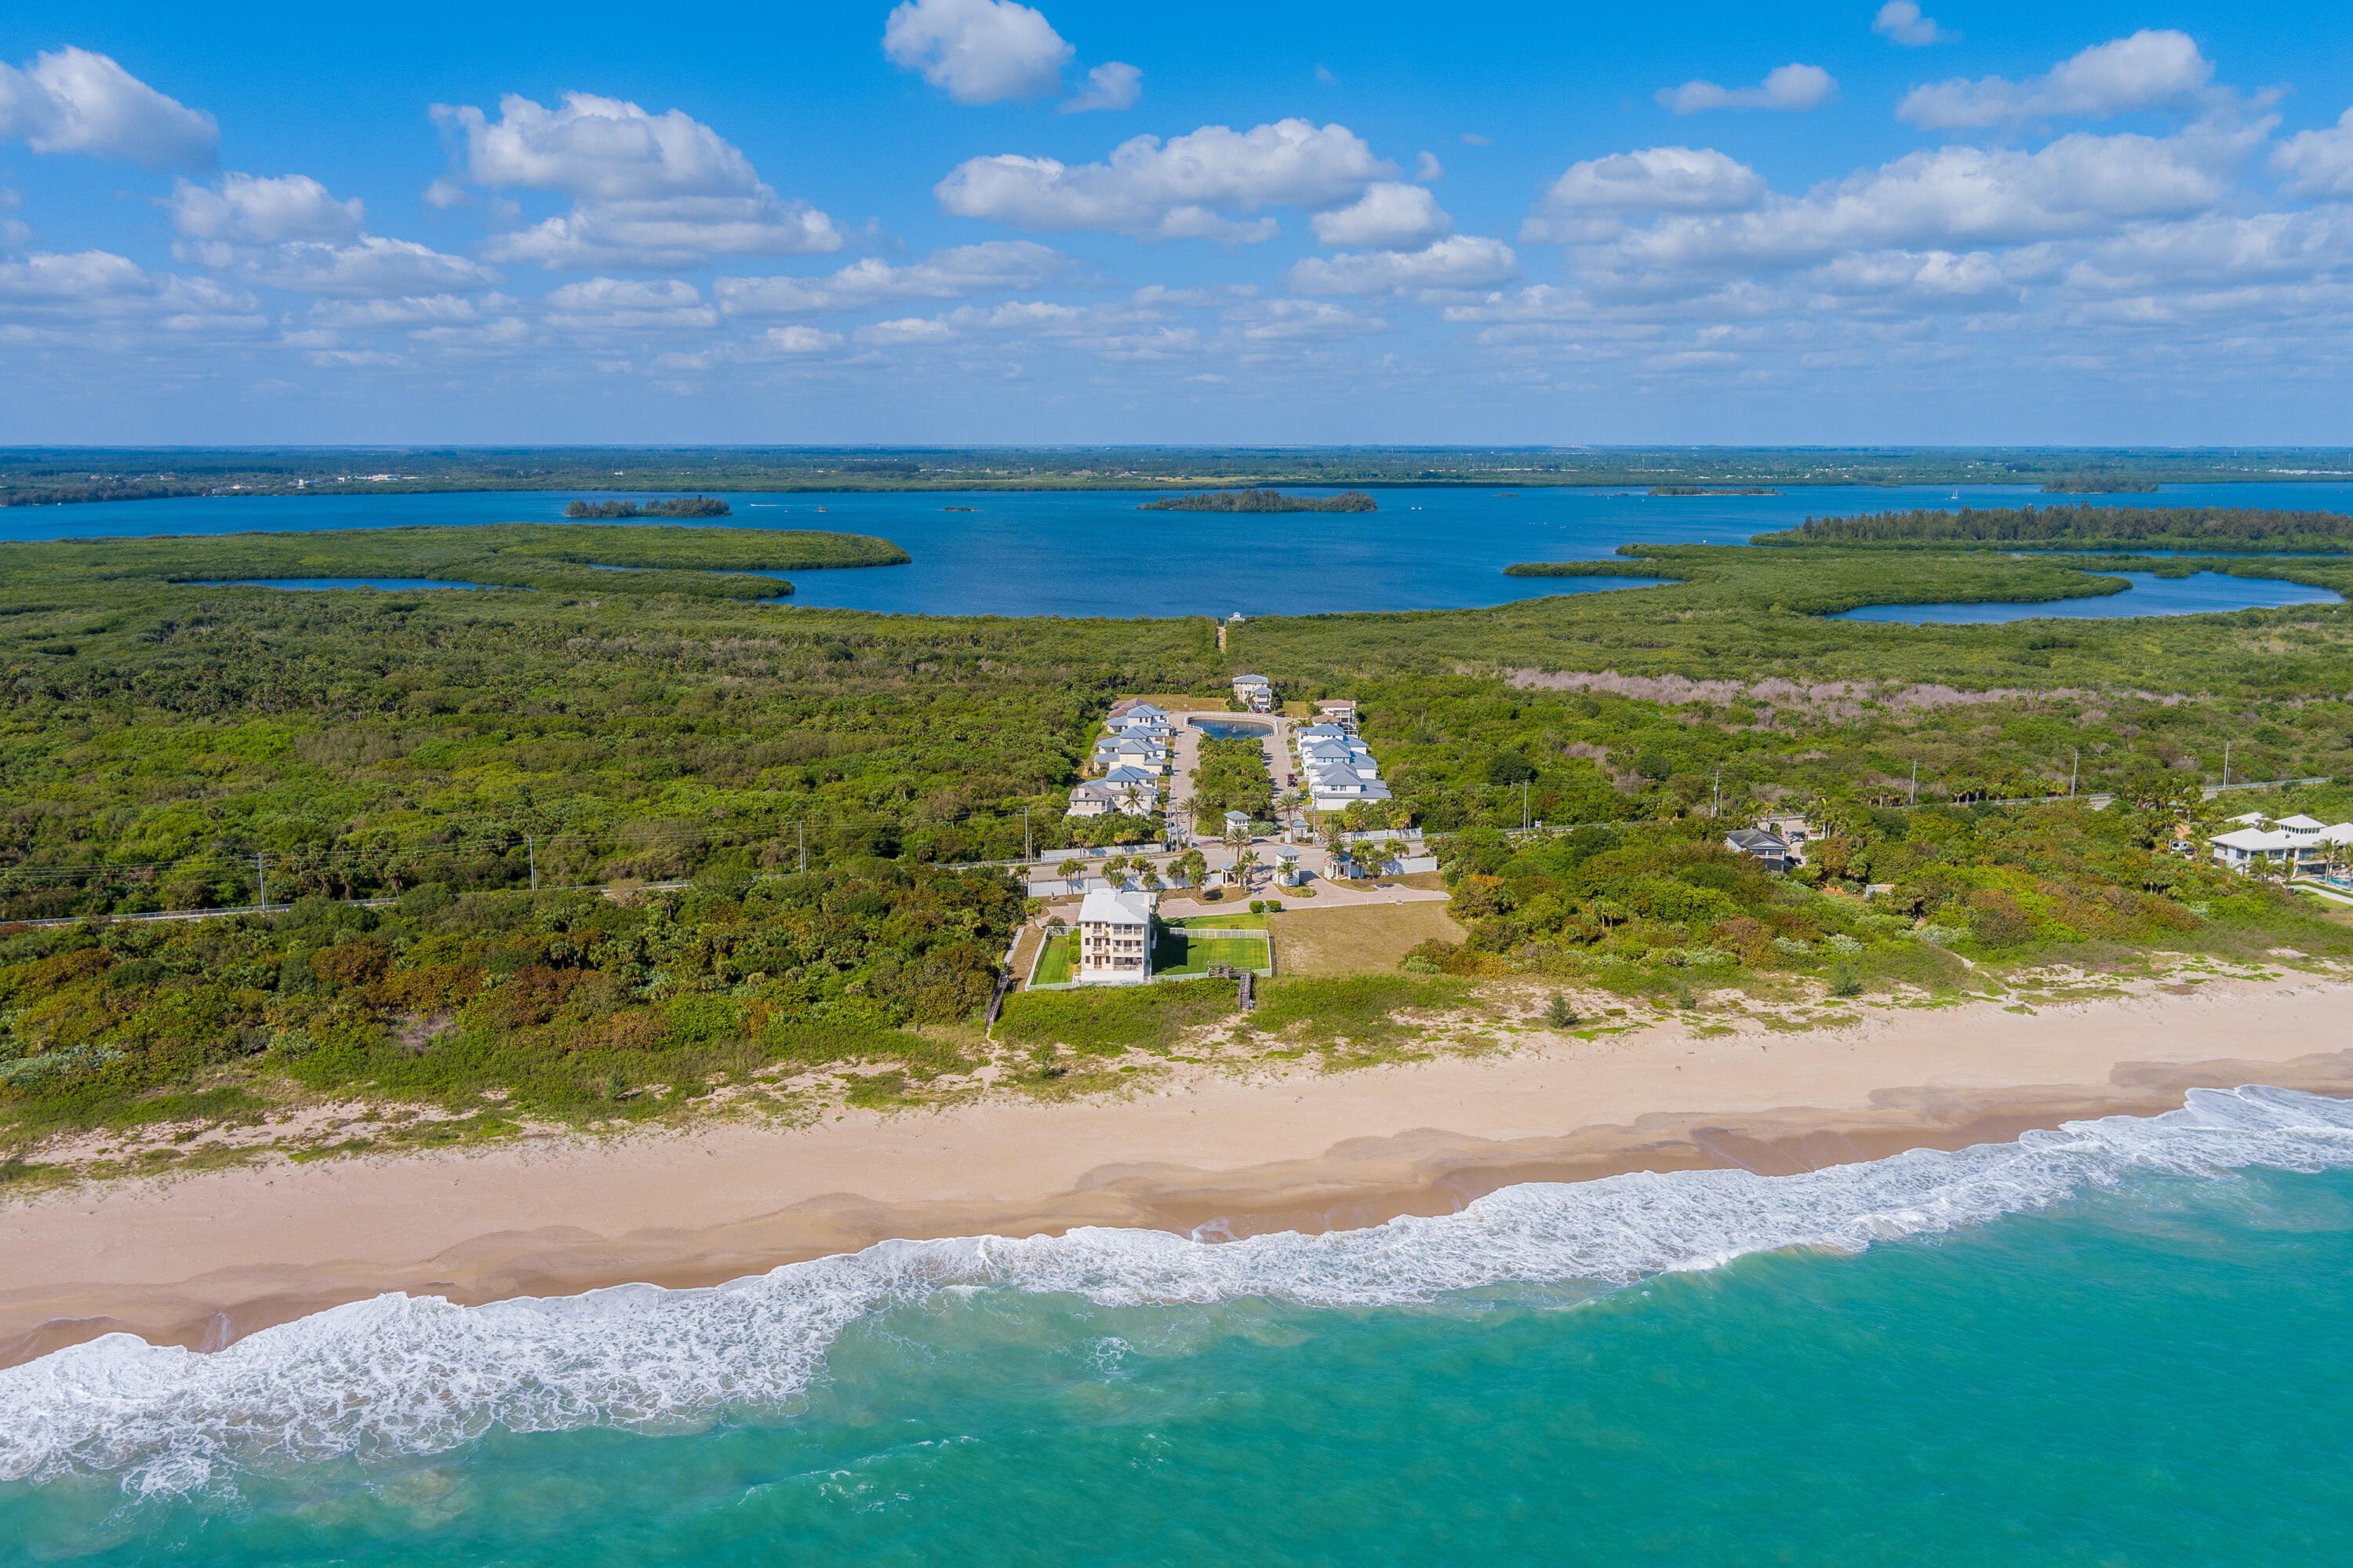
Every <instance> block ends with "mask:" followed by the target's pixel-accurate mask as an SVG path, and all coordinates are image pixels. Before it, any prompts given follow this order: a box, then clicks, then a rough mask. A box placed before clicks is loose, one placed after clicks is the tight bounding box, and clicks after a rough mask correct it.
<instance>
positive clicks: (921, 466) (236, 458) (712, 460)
mask: <svg viewBox="0 0 2353 1568" xmlns="http://www.w3.org/2000/svg"><path fill="white" fill-rule="evenodd" d="M2347 472H2353V452H2348V451H2345V450H2337V449H2307V448H2281V449H2277V450H2263V449H2254V448H2233V449H2230V450H2199V449H2184V450H2169V451H2168V450H2147V449H2101V448H2077V447H2054V448H2043V449H2037V448H1994V447H1989V448H1965V447H1929V448H1906V447H1877V448H1815V447H1805V448H1758V449H1742V448H1734V447H1713V448H1711V447H1661V448H1643V447H1601V448H1596V447H1485V448H1464V447H1348V448H1338V449H1335V448H1328V447H1309V448H1280V447H1271V448H1270V447H1088V448H1072V447H1051V448H1044V449H1039V450H1021V449H1011V448H977V449H967V448H953V447H905V448H881V447H834V448H826V447H683V448H681V447H651V448H619V447H616V448H581V447H515V448H506V449H498V448H448V447H367V448H353V449H346V450H337V449H332V448H319V447H293V448H246V449H232V450H218V449H209V450H192V449H187V448H153V447H149V448H121V449H107V448H82V447H74V448H61V449H53V450H45V449H41V448H16V449H12V450H5V451H0V506H49V505H58V504H64V503H74V502H83V501H132V500H140V499H148V498H155V497H162V496H171V495H297V494H311V493H317V494H329V495H350V494H372V495H373V494H397V493H417V492H433V491H466V490H585V491H607V492H610V491H622V492H635V491H677V490H692V491H721V492H723V491H742V490H761V491H787V492H789V491H861V490H863V491H876V490H948V491H955V490H1165V489H1167V488H1169V487H1171V486H1175V485H1215V486H1220V487H1227V486H1239V485H1271V484H1293V485H1310V486H1318V487H1322V486H1332V485H1347V484H1379V485H1494V484H1498V483H1503V484H1510V485H1518V486H1530V487H1533V486H1536V485H1552V484H1589V485H1612V486H1627V487H1630V488H1635V489H1641V490H1647V489H1649V488H1650V487H1651V486H1653V485H1670V486H1673V485H1682V486H1727V485H1730V486H1762V487H1787V486H1791V485H1819V484H1883V485H1897V484H2036V485H2049V484H2053V483H2057V484H2061V485H2063V486H2064V488H2065V489H2066V490H2067V491H2068V492H2070V493H2095V492H2099V491H2110V490H2113V491H2123V492H2132V491H2138V490H2143V489H2146V488H2147V487H2148V486H2152V485H2155V484H2157V483H2159V482H2165V483H2193V482H2203V483H2213V482H2222V483H2229V482H2247V481H2272V482H2277V481H2280V480H2283V479H2286V480H2296V479H2314V478H2321V477H2326V476H2327V475H2329V474H2331V473H2336V474H2343V473H2347Z"/></svg>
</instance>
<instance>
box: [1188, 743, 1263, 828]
mask: <svg viewBox="0 0 2353 1568" xmlns="http://www.w3.org/2000/svg"><path fill="white" fill-rule="evenodd" d="M1228 811H1240V812H1243V813H1245V814H1247V815H1248V816H1249V818H1250V821H1254V822H1264V821H1271V820H1272V819H1273V816H1274V780H1273V779H1272V778H1271V777H1270V776H1269V774H1268V772H1267V767H1266V748H1265V747H1264V746H1263V745H1261V743H1260V742H1258V741H1256V740H1252V739H1248V738H1240V737H1238V738H1235V739H1232V740H1219V739H1218V738H1216V737H1215V736H1202V738H1201V751H1200V761H1199V763H1198V766H1196V767H1195V768H1194V770H1193V821H1194V825H1195V831H1197V832H1204V833H1208V835H1210V836H1211V837H1212V838H1214V837H1216V836H1217V835H1218V834H1219V833H1221V832H1225V828H1226V824H1225V815H1226V813H1227V812H1228Z"/></svg>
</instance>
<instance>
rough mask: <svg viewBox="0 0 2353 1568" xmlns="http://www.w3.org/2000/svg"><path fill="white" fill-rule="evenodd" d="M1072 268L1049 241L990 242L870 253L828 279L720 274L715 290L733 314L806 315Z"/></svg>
mask: <svg viewBox="0 0 2353 1568" xmlns="http://www.w3.org/2000/svg"><path fill="white" fill-rule="evenodd" d="M1070 270H1071V259H1070V258H1069V257H1067V256H1065V255H1063V254H1062V253H1061V252H1060V251H1059V250H1056V249H1053V248H1052V247H1051V246H1047V245H1040V244H1039V243H1038V242H1037V241H1035V240H1031V239H992V240H989V241H988V242H987V243H986V244H981V245H959V246H955V247H954V248H952V249H946V250H934V252H932V254H931V255H929V256H927V257H925V258H924V259H923V260H921V261H910V262H906V263H904V264H902V265H899V266H893V265H892V264H891V263H890V262H887V261H884V260H881V259H880V258H877V257H872V256H869V257H866V258H864V259H863V260H858V261H853V262H851V263H850V264H849V266H847V267H844V268H842V269H841V270H839V271H837V272H834V273H832V274H831V275H830V276H828V277H823V278H722V279H720V280H719V281H718V282H717V283H716V284H714V285H713V291H714V292H716V293H717V294H718V296H719V304H720V308H721V309H722V310H724V311H725V312H726V313H728V314H729V315H731V316H750V317H757V316H786V315H808V314H813V313H818V312H821V311H848V310H858V309H861V308H863V307H865V306H869V305H874V304H880V303H881V302H885V301H891V300H957V299H964V298H965V297H967V296H969V295H972V294H983V293H991V292H995V291H999V290H1012V289H1034V288H1036V287H1038V286H1039V285H1040V284H1042V283H1046V282H1050V281H1052V280H1054V279H1056V278H1058V277H1060V276H1062V275H1063V274H1065V273H1067V272H1069V271H1070Z"/></svg>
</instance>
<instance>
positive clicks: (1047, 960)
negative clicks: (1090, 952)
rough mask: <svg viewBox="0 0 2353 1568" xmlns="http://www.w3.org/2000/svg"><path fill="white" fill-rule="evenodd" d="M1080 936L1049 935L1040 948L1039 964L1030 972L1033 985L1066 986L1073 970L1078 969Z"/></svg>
mask: <svg viewBox="0 0 2353 1568" xmlns="http://www.w3.org/2000/svg"><path fill="white" fill-rule="evenodd" d="M1078 957H1079V934H1078V933H1077V932H1076V931H1070V932H1063V933H1052V932H1050V933H1048V935H1047V937H1046V940H1045V941H1044V942H1043V943H1041V944H1039V948H1038V962H1037V963H1036V965H1035V966H1033V967H1032V968H1031V969H1030V970H1029V983H1030V984H1031V985H1066V984H1068V983H1069V981H1070V979H1071V969H1074V968H1075V967H1077V964H1078Z"/></svg>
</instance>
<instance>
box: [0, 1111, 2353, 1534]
mask: <svg viewBox="0 0 2353 1568" xmlns="http://www.w3.org/2000/svg"><path fill="white" fill-rule="evenodd" d="M2346 1165H2353V1102H2347V1101H2341V1100H2334V1099H2327V1098H2324V1097H2318V1096H2315V1095H2306V1094H2298V1093H2294V1092H2290V1091H2285V1090H2280V1089H2269V1088H2242V1089H2236V1090H2229V1091H2224V1090H2211V1089H2198V1090H2192V1091H2191V1092H2190V1094H2189V1103H2188V1104H2187V1105H2186V1106H2185V1107H2183V1108H2182V1109H2180V1110H2178V1111H2172V1112H2168V1113H2167V1114H2166V1115H2163V1116H2159V1117H2153V1118H2130V1117H2111V1118H2105V1119H2103V1120H2098V1121H2083V1122H2070V1123H2068V1124H2066V1126H2065V1127H2063V1128H2061V1129H2059V1130H2057V1131H2051V1132H2030V1133H2028V1134H2026V1135H2025V1136H2024V1137H2023V1138H2021V1139H2019V1140H2018V1141H2017V1142H2015V1143H2000V1144H1980V1145H1978V1146H1977V1147H1976V1148H1973V1149H1967V1150H1961V1151H1959V1152H1958V1153H1952V1154H1947V1153H1940V1152H1936V1151H1934V1150H1914V1151H1912V1152H1910V1153H1907V1154H1900V1155H1896V1156H1894V1158H1892V1159H1888V1160H1873V1161H1870V1162H1867V1163H1862V1164H1854V1165H1843V1166H1836V1167H1833V1168H1831V1169H1829V1170H1826V1171H1812V1172H1809V1173H1806V1174H1803V1175H1797V1176H1773V1177H1767V1176H1757V1175H1754V1174H1751V1173H1749V1172H1747V1171H1679V1172H1675V1173H1672V1174H1668V1175H1641V1174H1638V1175H1627V1176H1613V1177H1609V1178H1607V1179H1605V1180H1601V1181H1584V1182H1577V1183H1569V1184H1562V1183H1550V1182H1546V1183H1530V1184H1527V1185H1524V1186H1517V1187H1507V1188H1504V1189H1503V1190H1502V1191H1500V1192H1493V1193H1491V1194H1489V1195H1488V1196H1486V1197H1484V1198H1481V1199H1478V1200H1476V1201H1475V1202H1472V1203H1470V1204H1469V1205H1468V1206H1466V1207H1465V1208H1464V1209H1462V1210H1461V1212H1460V1213H1453V1214H1449V1215H1443V1216H1440V1217H1436V1218H1421V1217H1408V1218H1402V1219H1397V1220H1392V1221H1390V1222H1389V1223H1388V1224H1382V1225H1375V1226H1372V1227H1370V1228H1368V1229H1365V1230H1356V1231H1341V1232H1335V1233H1331V1234H1324V1235H1303V1234H1297V1233H1293V1232H1285V1233H1282V1234H1271V1235H1259V1236H1251V1237H1249V1238H1246V1239H1244V1240H1240V1241H1229V1242H1221V1243H1210V1242H1205V1241H1199V1240H1194V1239H1188V1238H1187V1237H1184V1236H1178V1235H1172V1234H1166V1233H1164V1232H1159V1231H1143V1230H1106V1229H1088V1230H1078V1231H1072V1232H1071V1233H1070V1234H1067V1235H1063V1236H1058V1237H1057V1236H1030V1237H1028V1238H1026V1239H1016V1238H1011V1237H1005V1236H970V1237H960V1238H956V1239H954V1240H947V1241H931V1242H885V1243H882V1244H881V1245H877V1246H872V1247H869V1248H868V1249H867V1250H865V1251H864V1252H861V1253H857V1254H852V1255H841V1256H837V1257H828V1258H820V1259H818V1260H816V1261H813V1262H809V1263H797V1264H789V1265H786V1266H784V1267H782V1268H778V1269H776V1270H775V1271H773V1272H771V1273H768V1274H765V1275H761V1276H757V1277H752V1278H746V1279H739V1280H735V1281H733V1282H731V1283H729V1284H726V1285H722V1286H717V1287H712V1288H710V1289H703V1290H664V1289H660V1288H658V1287H653V1286H649V1285H635V1286H624V1287H619V1288H617V1289H612V1290H598V1291H592V1292H590V1293H589V1294H587V1295H585V1296H573V1297H561V1298H544V1299H539V1298H519V1299H516V1300H512V1301H501V1302H497V1303H494V1304H492V1305H491V1306H487V1307H474V1308H464V1307H453V1306H451V1305H450V1304H449V1303H448V1302H447V1301H445V1300H442V1299H440V1298H435V1297H425V1298H416V1297H409V1296H405V1295H398V1294H395V1295H389V1296H382V1297H378V1298H375V1299H374V1300H372V1301H361V1302H354V1303H353V1304H351V1305H349V1306H345V1307H339V1308H334V1309H332V1310H331V1311H326V1312H321V1313H318V1314H316V1315H315V1316H312V1317H310V1318H305V1319H301V1320H300V1321H298V1322H293V1323H288V1324H285V1325H282V1326H280V1327H279V1328H275V1329H268V1330H262V1331H261V1332H259V1333H257V1334H254V1335H252V1336H250V1337H248V1338H247V1339H245V1340H239V1341H238V1342H237V1343H236V1344H234V1345H231V1346H230V1347H228V1348H227V1350H223V1351H215V1352H212V1353H209V1354H200V1353H196V1352H192V1351H184V1350H179V1349H175V1348H170V1347H158V1346H152V1345H149V1344H147V1343H146V1342H144V1341H143V1340H139V1339H137V1338H135V1337H133V1336H132V1335H129V1334H110V1335H107V1336H105V1337H104V1338H102V1339H99V1340H92V1341H90V1343H87V1344H83V1345H77V1346H74V1347H71V1348H69V1349H67V1350H62V1351H56V1352H54V1353H53V1354H50V1355H47V1356H45V1357H43V1358H41V1359H40V1360H39V1361H33V1362H30V1363H28V1364H26V1365H24V1366H20V1367H16V1368H13V1369H11V1370H8V1371H5V1372H0V1479H11V1480H21V1479H32V1480H46V1479H50V1478H58V1477H62V1476H67V1475H73V1474H90V1473H93V1472H111V1471H120V1472H121V1473H122V1485H123V1487H124V1489H126V1490H131V1491H135V1492H150V1491H159V1490H164V1491H176V1490H182V1489H188V1488H191V1487H195V1486H198V1485H201V1484H202V1483H203V1482H204V1481H205V1480H206V1478H208V1477H210V1476H211V1475H212V1474H213V1473H214V1472H215V1470H216V1468H218V1467H221V1466H224V1465H238V1464H248V1463H252V1462H255V1461H257V1460H267V1459H269V1458H270V1457H290V1458H297V1459H308V1458H323V1457H331V1456H334V1455H340V1454H350V1453H359V1454H367V1453H385V1452H408V1453H424V1452H432V1451H435V1450H438V1449H442V1448H446V1447H448V1446H452V1445H455V1444H458V1443H461V1442H464V1441H466V1440H467V1439H469V1438H470V1437H474V1436H479V1435H480V1434H481V1433H483V1432H485V1431H487V1430H489V1429H490V1428H491V1427H493V1426H504V1427H507V1428H509V1429H511V1430H515V1431H545V1430H551V1429H556V1428H563V1427H574V1426H583V1425H661V1424H665V1423H669V1424H676V1423H688V1422H693V1421H698V1420H707V1419H710V1418H712V1416H713V1415H714V1414H717V1413H720V1412H723V1411H725V1410H727V1409H730V1408H741V1407H747V1406H749V1407H758V1406H770V1407H773V1406H775V1405H776V1404H781V1403H783V1402H785V1401H786V1400H789V1399H790V1398H791V1397H792V1396H793V1395H794V1394H796V1393H798V1392H800V1391H801V1390H803V1389H805V1388H806V1387H807V1385H808V1384H809V1383H810V1381H811V1380H812V1379H813V1378H814V1377H815V1376H816V1375H817V1374H818V1371H819V1369H820V1367H821V1365H822V1362H823V1360H824V1357H825V1354H826V1351H827V1348H828V1346H829V1345H830V1344H831V1343H832V1341H833V1340H834V1339H835V1337H836V1336H837V1335H839V1333H840V1332H841V1330H843V1329H844V1328H846V1327H847V1326H848V1325H849V1324H850V1323H852V1322H854V1321H855V1320H857V1319H859V1318H860V1317H863V1316H865V1315H867V1314H869V1313H872V1312H875V1311H878V1310H881V1309H882V1308H887V1307H889V1306H891V1305H892V1304H894V1303H898V1302H903V1301H911V1300H916V1299H920V1298H923V1297H925V1296H927V1295H930V1294H932V1293H934V1292H936V1291H940V1290H943V1289H966V1288H971V1287H1010V1288H1017V1289H1021V1290H1027V1291H1038V1292H1072V1293H1076V1294H1079V1295H1082V1296H1084V1297H1087V1298H1091V1299H1092V1300H1094V1301H1097V1302H1100V1303H1103V1304H1106V1305H1137V1304H1149V1303H1175V1302H1215V1301H1219V1300H1226V1299H1231V1298H1240V1297H1253V1296H1255V1297H1271V1298H1277V1299H1282V1300H1288V1301H1292V1302H1296V1303H1300V1304H1303V1305H1308V1306H1355V1305H1378V1304H1384V1303H1388V1304H1402V1303H1409V1302H1419V1301H1428V1300H1430V1299H1432V1298H1439V1297H1441V1296H1443V1295H1444V1294H1446V1293H1447V1292H1450V1291H1459V1290H1465V1289H1472V1288H1476V1287H1482V1286H1490V1285H1499V1284H1506V1283H1514V1282H1556V1281H1591V1282H1597V1283H1601V1284H1623V1283H1626V1282H1630V1281H1633V1280H1638V1279H1642V1278H1647V1277H1651V1276H1654V1275H1657V1274H1662V1273H1666V1272H1671V1271H1675V1270H1685V1269H1700V1268H1708V1267H1713V1266H1715V1265H1718V1264H1721V1263H1724V1262H1725V1261H1727V1260H1729V1259H1731V1258H1735V1257H1737V1256H1740V1255H1743V1254H1746V1253H1753V1252H1758V1251H1765V1250H1769V1249H1774V1248H1781V1247H1791V1246H1818V1247H1828V1248H1838V1249H1845V1250H1856V1249H1860V1248H1862V1247H1865V1246H1868V1245H1870V1244H1872V1243H1873V1242H1878V1241H1887V1240H1892V1239H1894V1238H1897V1237H1902V1236H1908V1235H1918V1234H1926V1233H1932V1232H1937V1231H1944V1230H1949V1229H1951V1228H1953V1227H1955V1226H1957V1225H1964V1224H1972V1223H1975V1222H1978V1221H1983V1220H1988V1219H1991V1218H1994V1217H1996V1216H1998V1215H2000V1214H2005V1213H2018V1212H2021V1211H2023V1210H2031V1209H2036V1208H2041V1207H2043V1206H2045V1205H2048V1204H2050V1203H2052V1202H2057V1201H2058V1200H2060V1199H2063V1198H2064V1197H2066V1196H2068V1195H2069V1194H2071V1193H2073V1192H2080V1191H2082V1190H2084V1189H2085V1188H2087V1187H2096V1186H2107V1185H2113V1184H2115V1183H2116V1182H2118V1181H2122V1180H2125V1179H2126V1178H2128V1177H2130V1176H2133V1175H2135V1174H2138V1173H2169V1174H2178V1175H2188V1176H2199V1177H2221V1176H2223V1175H2226V1174H2227V1173H2229V1172H2230V1171H2234V1170H2241V1169H2245V1168H2248V1167H2253V1166H2268V1167H2274V1168H2281V1169H2288V1170H2302V1171H2314V1170H2320V1169H2324V1168H2327V1167H2331V1166H2346Z"/></svg>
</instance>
